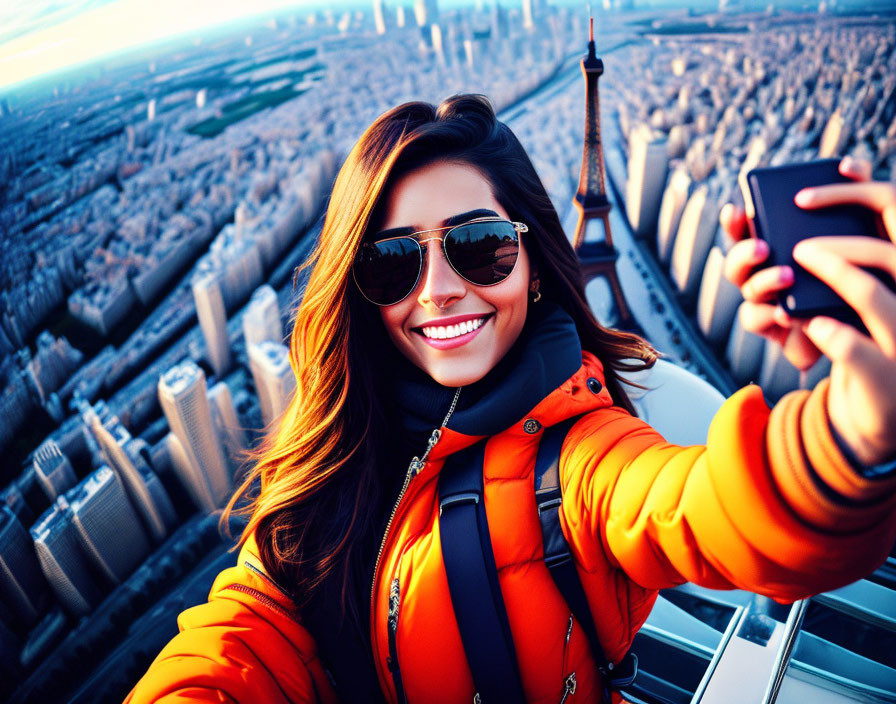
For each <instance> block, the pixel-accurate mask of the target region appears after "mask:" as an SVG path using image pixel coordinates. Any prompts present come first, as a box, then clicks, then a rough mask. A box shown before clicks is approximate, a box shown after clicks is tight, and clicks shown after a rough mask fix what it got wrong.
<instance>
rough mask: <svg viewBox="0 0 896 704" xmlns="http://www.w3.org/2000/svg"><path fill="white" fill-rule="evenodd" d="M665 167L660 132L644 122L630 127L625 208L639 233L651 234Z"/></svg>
mask: <svg viewBox="0 0 896 704" xmlns="http://www.w3.org/2000/svg"><path fill="white" fill-rule="evenodd" d="M668 170H669V157H668V156H667V155H666V140H665V138H664V137H663V136H662V134H661V133H659V132H654V131H653V130H651V129H650V128H649V127H648V126H647V125H644V124H642V125H640V126H639V127H638V128H636V129H634V130H632V132H631V134H630V135H629V158H628V180H627V181H626V186H625V209H626V212H627V214H628V221H629V223H631V226H632V229H633V230H634V231H635V234H636V235H638V236H639V237H646V236H648V235H651V234H653V231H654V228H655V227H656V221H657V217H658V216H659V212H660V202H661V201H662V198H663V189H664V188H665V187H666V174H667V172H668Z"/></svg>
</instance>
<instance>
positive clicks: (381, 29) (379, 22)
mask: <svg viewBox="0 0 896 704" xmlns="http://www.w3.org/2000/svg"><path fill="white" fill-rule="evenodd" d="M373 23H374V24H375V25H376V33H377V34H385V33H386V18H385V17H384V15H383V0H373Z"/></svg>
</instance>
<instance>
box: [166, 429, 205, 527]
mask: <svg viewBox="0 0 896 704" xmlns="http://www.w3.org/2000/svg"><path fill="white" fill-rule="evenodd" d="M162 443H163V445H164V448H165V451H166V452H167V453H168V457H170V458H171V466H172V467H173V469H174V474H175V475H176V476H177V478H178V479H179V480H180V483H181V484H182V485H183V486H184V489H186V490H187V494H189V495H190V499H191V500H192V501H193V504H194V505H195V506H196V507H197V508H198V509H199V510H200V511H204V512H206V513H211V512H212V511H214V510H215V509H216V508H218V506H217V504H216V503H215V499H214V497H213V496H212V492H211V489H209V486H208V482H207V481H206V480H205V477H203V476H202V472H200V471H199V470H198V469H197V467H196V466H195V465H194V464H193V463H192V461H191V460H190V457H189V456H188V455H187V451H186V450H185V449H184V446H183V445H182V444H181V441H180V440H178V439H177V436H176V435H175V434H174V433H168V434H167V435H166V436H165V437H164V438H163V439H162Z"/></svg>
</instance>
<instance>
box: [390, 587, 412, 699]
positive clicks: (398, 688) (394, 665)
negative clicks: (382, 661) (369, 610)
mask: <svg viewBox="0 0 896 704" xmlns="http://www.w3.org/2000/svg"><path fill="white" fill-rule="evenodd" d="M400 605H401V586H400V584H399V582H398V577H396V578H395V579H393V580H392V586H391V587H390V589H389V621H388V623H389V658H388V660H387V661H386V664H387V665H388V666H389V671H390V672H391V673H392V682H393V684H394V685H395V696H396V697H397V698H398V701H399V702H401V703H402V704H404V702H407V697H406V696H405V693H404V684H403V683H402V681H401V665H400V664H399V662H398V609H399V607H400Z"/></svg>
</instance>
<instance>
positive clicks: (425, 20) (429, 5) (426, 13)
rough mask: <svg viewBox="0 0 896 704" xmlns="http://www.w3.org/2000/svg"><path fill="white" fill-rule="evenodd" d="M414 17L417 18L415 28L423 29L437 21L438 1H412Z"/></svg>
mask: <svg viewBox="0 0 896 704" xmlns="http://www.w3.org/2000/svg"><path fill="white" fill-rule="evenodd" d="M414 17H416V18H417V26H418V27H425V26H426V25H428V24H434V23H436V22H438V21H439V2H438V0H414Z"/></svg>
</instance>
